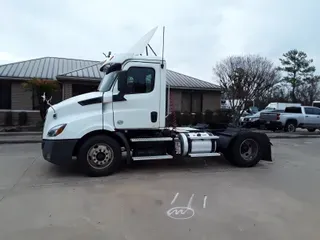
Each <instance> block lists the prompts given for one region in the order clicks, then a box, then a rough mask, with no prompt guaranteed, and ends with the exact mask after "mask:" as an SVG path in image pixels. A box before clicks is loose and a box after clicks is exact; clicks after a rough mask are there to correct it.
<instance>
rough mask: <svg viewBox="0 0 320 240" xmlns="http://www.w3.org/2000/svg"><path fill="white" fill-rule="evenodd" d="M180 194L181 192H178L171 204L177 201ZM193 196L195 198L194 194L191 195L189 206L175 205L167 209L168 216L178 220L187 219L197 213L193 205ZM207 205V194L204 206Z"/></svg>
mask: <svg viewBox="0 0 320 240" xmlns="http://www.w3.org/2000/svg"><path fill="white" fill-rule="evenodd" d="M178 196H179V193H176V194H175V196H174V198H173V199H172V201H171V205H173V204H174V203H175V201H176V200H177V198H178ZM193 198H194V194H192V195H191V197H190V199H189V202H188V205H187V206H178V207H173V208H171V209H169V210H168V211H167V215H168V217H170V218H173V219H176V220H186V219H190V218H192V217H193V216H194V214H195V210H194V209H193V208H192V206H191V204H192V201H193ZM206 206H207V196H206V195H205V196H204V199H203V208H206Z"/></svg>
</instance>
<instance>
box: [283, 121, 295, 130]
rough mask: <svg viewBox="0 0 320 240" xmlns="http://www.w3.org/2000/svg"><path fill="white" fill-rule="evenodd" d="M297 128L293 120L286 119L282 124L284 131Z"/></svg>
mask: <svg viewBox="0 0 320 240" xmlns="http://www.w3.org/2000/svg"><path fill="white" fill-rule="evenodd" d="M296 128H297V123H296V122H295V121H290V120H289V121H288V122H287V123H286V125H285V126H284V131H285V132H295V131H296Z"/></svg>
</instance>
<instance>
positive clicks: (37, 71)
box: [0, 57, 220, 90]
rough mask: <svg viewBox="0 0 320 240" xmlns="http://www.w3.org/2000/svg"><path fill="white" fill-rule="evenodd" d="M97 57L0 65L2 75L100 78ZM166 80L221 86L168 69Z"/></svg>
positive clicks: (201, 86)
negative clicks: (94, 59)
mask: <svg viewBox="0 0 320 240" xmlns="http://www.w3.org/2000/svg"><path fill="white" fill-rule="evenodd" d="M101 63H102V62H99V61H91V60H82V59H70V58H58V57H43V58H37V59H31V60H27V61H22V62H16V63H10V64H5V65H0V78H2V79H6V78H7V79H8V78H9V79H21V78H22V79H31V78H42V79H53V80H56V79H59V80H60V79H77V80H97V81H99V80H101V78H102V77H103V75H104V74H103V73H102V72H100V71H99V67H100V64H101ZM167 83H168V85H169V86H170V87H171V88H180V89H199V90H201V89H206V90H220V88H219V86H218V85H216V84H213V83H209V82H206V81H202V80H200V79H197V78H193V77H190V76H187V75H184V74H181V73H178V72H174V71H171V70H167Z"/></svg>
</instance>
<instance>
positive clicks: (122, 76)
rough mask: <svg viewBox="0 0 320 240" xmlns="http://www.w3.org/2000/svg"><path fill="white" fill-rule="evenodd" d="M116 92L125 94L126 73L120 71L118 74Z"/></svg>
mask: <svg viewBox="0 0 320 240" xmlns="http://www.w3.org/2000/svg"><path fill="white" fill-rule="evenodd" d="M117 79H118V90H119V92H120V93H122V94H125V93H126V91H127V86H128V85H127V71H121V72H119V73H118V76H117Z"/></svg>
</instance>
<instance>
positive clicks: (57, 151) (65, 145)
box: [42, 139, 78, 166]
mask: <svg viewBox="0 0 320 240" xmlns="http://www.w3.org/2000/svg"><path fill="white" fill-rule="evenodd" d="M77 141H78V140H77V139H68V140H49V139H43V140H42V156H43V158H44V159H45V160H47V161H48V162H51V163H53V164H56V165H64V166H66V165H70V164H71V163H72V162H73V161H72V153H73V149H74V147H75V145H76V143H77Z"/></svg>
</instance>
